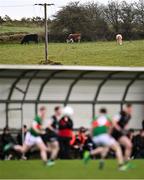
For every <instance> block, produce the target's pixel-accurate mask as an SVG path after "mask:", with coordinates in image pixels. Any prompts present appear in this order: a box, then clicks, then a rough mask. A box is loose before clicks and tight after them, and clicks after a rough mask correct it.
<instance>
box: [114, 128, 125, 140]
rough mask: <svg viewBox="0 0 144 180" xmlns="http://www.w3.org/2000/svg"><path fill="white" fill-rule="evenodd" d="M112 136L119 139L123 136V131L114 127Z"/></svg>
mask: <svg viewBox="0 0 144 180" xmlns="http://www.w3.org/2000/svg"><path fill="white" fill-rule="evenodd" d="M112 136H113V137H114V138H115V139H116V140H119V139H120V138H121V137H122V136H123V133H122V132H121V131H118V130H117V129H113V131H112Z"/></svg>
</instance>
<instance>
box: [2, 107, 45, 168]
mask: <svg viewBox="0 0 144 180" xmlns="http://www.w3.org/2000/svg"><path fill="white" fill-rule="evenodd" d="M45 115H46V107H44V106H42V107H41V108H40V109H39V113H38V115H36V116H35V118H34V120H33V122H32V126H31V128H30V129H29V131H28V132H27V134H26V137H25V141H24V144H23V145H22V146H21V145H14V144H8V145H6V146H5V147H4V151H7V150H9V149H10V148H13V149H14V150H15V151H18V152H20V153H23V154H24V153H26V152H27V151H28V150H29V149H30V148H31V147H32V146H34V145H36V146H37V147H38V149H39V150H40V156H41V159H42V160H43V162H44V163H45V164H46V165H47V150H48V149H47V147H46V146H45V144H44V142H43V140H42V139H41V134H43V130H42V122H43V120H44V119H45Z"/></svg>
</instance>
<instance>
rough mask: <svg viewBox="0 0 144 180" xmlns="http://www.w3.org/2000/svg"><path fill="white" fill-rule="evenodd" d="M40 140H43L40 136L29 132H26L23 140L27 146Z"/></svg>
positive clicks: (38, 142) (40, 141)
mask: <svg viewBox="0 0 144 180" xmlns="http://www.w3.org/2000/svg"><path fill="white" fill-rule="evenodd" d="M42 142H43V141H42V138H41V137H40V136H38V137H35V136H33V135H31V133H30V132H27V134H26V137H25V141H24V143H25V144H26V145H27V146H33V145H37V144H40V143H42Z"/></svg>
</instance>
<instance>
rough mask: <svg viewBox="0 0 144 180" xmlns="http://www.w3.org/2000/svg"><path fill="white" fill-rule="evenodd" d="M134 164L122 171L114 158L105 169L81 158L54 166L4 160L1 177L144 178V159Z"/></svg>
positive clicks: (1, 164)
mask: <svg viewBox="0 0 144 180" xmlns="http://www.w3.org/2000/svg"><path fill="white" fill-rule="evenodd" d="M133 164H134V166H135V167H134V168H133V169H129V170H127V171H124V172H120V171H118V169H117V164H116V161H114V160H107V161H106V166H105V169H104V170H99V169H98V161H96V160H95V161H91V162H90V163H89V164H88V165H84V164H83V162H82V161H80V160H70V161H64V160H63V161H62V160H61V161H60V160H59V161H57V163H56V165H55V166H53V167H45V166H44V165H43V164H42V162H41V161H3V162H0V179H114V178H115V179H143V178H144V171H143V167H144V161H143V160H135V161H134V162H133Z"/></svg>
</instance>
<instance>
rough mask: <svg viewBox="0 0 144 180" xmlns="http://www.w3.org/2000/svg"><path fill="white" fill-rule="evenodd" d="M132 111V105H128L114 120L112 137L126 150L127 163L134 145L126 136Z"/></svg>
mask: <svg viewBox="0 0 144 180" xmlns="http://www.w3.org/2000/svg"><path fill="white" fill-rule="evenodd" d="M132 110H133V109H132V105H131V104H126V105H125V107H124V109H123V110H122V111H121V112H120V113H119V114H118V115H116V116H115V117H114V118H113V125H114V129H113V132H112V136H113V137H114V138H115V139H116V140H117V141H118V142H119V143H120V144H121V145H122V146H123V147H124V148H125V153H124V160H125V162H126V163H127V162H128V161H129V159H130V156H131V151H132V143H131V141H130V139H129V138H128V137H127V134H126V133H127V128H128V123H129V121H130V119H131V114H132Z"/></svg>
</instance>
